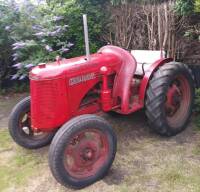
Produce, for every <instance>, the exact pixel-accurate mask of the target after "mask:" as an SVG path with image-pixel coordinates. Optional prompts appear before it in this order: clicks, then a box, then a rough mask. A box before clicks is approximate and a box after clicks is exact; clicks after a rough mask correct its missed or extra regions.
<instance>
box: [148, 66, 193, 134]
mask: <svg viewBox="0 0 200 192" xmlns="http://www.w3.org/2000/svg"><path fill="white" fill-rule="evenodd" d="M193 103H194V81H193V76H192V73H191V70H190V69H189V68H188V67H187V65H185V64H182V63H177V62H170V63H167V64H164V65H163V66H161V67H160V68H159V69H158V70H157V71H156V72H155V73H154V74H153V77H152V79H151V80H150V83H149V87H148V89H147V94H146V115H147V117H148V120H149V125H150V127H151V128H152V129H153V130H154V131H156V132H157V133H159V134H160V135H164V136H172V135H176V134H177V133H179V132H181V131H183V130H184V129H185V128H186V126H187V123H188V122H189V119H190V116H191V114H192V108H193Z"/></svg>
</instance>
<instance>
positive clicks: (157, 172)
mask: <svg viewBox="0 0 200 192" xmlns="http://www.w3.org/2000/svg"><path fill="white" fill-rule="evenodd" d="M24 96H25V95H14V96H8V97H0V191H2V192H14V191H15V192H27V191H28V192H47V191H48V192H62V191H63V192H64V191H65V192H68V191H73V190H71V189H66V188H64V187H62V186H60V185H59V184H58V183H57V182H56V181H55V179H54V178H53V177H52V175H51V173H50V171H49V168H48V161H47V160H48V147H45V148H42V149H39V150H33V151H31V150H26V149H23V148H21V147H19V146H17V145H16V144H15V143H14V142H13V141H12V139H11V138H10V136H9V134H8V131H7V120H8V115H9V112H10V110H11V108H12V107H13V105H14V104H15V103H16V102H17V101H19V100H20V98H22V97H24ZM102 115H103V116H104V117H105V118H106V119H107V120H108V121H109V122H110V123H111V124H112V125H113V127H114V129H115V131H116V133H117V137H118V150H117V155H116V158H115V161H114V164H113V166H112V168H111V170H110V171H109V174H108V175H107V176H106V177H105V178H104V179H103V180H101V181H99V182H97V183H95V184H93V185H91V186H89V187H87V188H85V189H82V190H80V191H82V192H92V191H95V192H102V191H103V192H110V191H112V192H132V191H133V192H140V191H141V192H151V191H153V192H174V191H177V192H180V191H181V192H199V191H200V132H199V131H198V129H197V128H196V127H195V125H194V124H193V123H190V125H189V126H188V128H187V130H186V131H184V132H183V133H181V134H179V135H177V136H175V137H172V138H162V137H160V136H158V135H156V134H154V133H152V132H151V130H149V128H148V125H147V123H146V118H145V115H144V112H143V111H141V112H139V113H135V114H132V115H129V116H118V117H111V116H109V115H107V114H102Z"/></svg>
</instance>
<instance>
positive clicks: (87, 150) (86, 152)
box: [82, 149, 94, 161]
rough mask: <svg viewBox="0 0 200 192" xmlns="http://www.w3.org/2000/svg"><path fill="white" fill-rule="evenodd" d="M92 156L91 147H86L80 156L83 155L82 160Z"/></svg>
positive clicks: (89, 158)
mask: <svg viewBox="0 0 200 192" xmlns="http://www.w3.org/2000/svg"><path fill="white" fill-rule="evenodd" d="M93 156H94V152H93V150H92V149H86V150H85V152H84V154H83V156H82V157H83V159H84V160H86V161H87V160H92V158H93Z"/></svg>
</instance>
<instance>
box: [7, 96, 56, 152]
mask: <svg viewBox="0 0 200 192" xmlns="http://www.w3.org/2000/svg"><path fill="white" fill-rule="evenodd" d="M30 100H31V99H30V97H26V98H24V99H23V100H22V101H20V102H19V103H18V104H17V105H16V106H15V107H14V109H13V110H12V112H11V115H10V119H9V125H8V128H9V132H10V135H11V137H12V138H13V140H14V141H15V142H16V143H17V144H18V145H20V146H22V147H24V148H27V149H37V148H40V147H43V146H45V145H48V144H49V143H50V142H51V140H52V138H53V136H54V135H55V133H54V132H34V131H33V130H32V129H31V116H30V115H31V113H30Z"/></svg>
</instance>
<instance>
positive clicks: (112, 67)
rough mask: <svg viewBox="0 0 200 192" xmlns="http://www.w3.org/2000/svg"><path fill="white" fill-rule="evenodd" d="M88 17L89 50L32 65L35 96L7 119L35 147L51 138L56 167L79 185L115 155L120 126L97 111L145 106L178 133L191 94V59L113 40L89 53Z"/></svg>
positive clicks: (99, 173)
mask: <svg viewBox="0 0 200 192" xmlns="http://www.w3.org/2000/svg"><path fill="white" fill-rule="evenodd" d="M84 18H85V16H84ZM84 21H85V25H84V26H85V39H86V50H87V55H86V56H81V57H77V58H72V59H62V58H57V60H56V61H55V62H52V63H46V64H45V63H44V64H40V65H38V66H37V67H35V68H33V69H32V70H31V72H30V75H29V78H30V89H31V91H30V92H31V93H30V97H27V98H25V99H23V100H22V101H21V102H19V103H18V104H17V105H16V106H15V107H14V109H13V111H12V113H11V116H10V120H9V132H10V134H11V136H12V138H13V139H14V141H15V142H16V143H18V144H19V145H20V146H22V147H25V148H28V149H36V148H40V147H43V146H45V145H47V144H49V143H50V142H51V141H52V142H51V146H50V150H49V166H50V169H51V171H52V174H53V176H54V177H55V178H56V180H57V181H58V182H60V183H61V184H62V185H64V186H71V187H74V188H82V187H85V186H88V185H90V184H92V183H94V182H95V181H97V180H99V179H101V178H103V177H104V176H105V174H106V173H107V172H108V170H109V168H110V167H111V165H112V163H113V160H114V158H115V153H116V148H117V139H116V136H115V133H114V131H113V129H112V127H111V125H110V124H109V123H108V122H107V121H106V120H104V119H103V118H102V117H100V116H97V115H94V114H95V113H97V112H100V111H103V112H115V113H118V114H123V115H127V114H130V113H133V112H135V111H138V110H140V109H143V108H145V110H146V116H147V119H148V122H149V125H150V127H151V128H152V129H153V130H154V131H156V132H157V133H158V134H160V135H163V136H173V135H176V134H177V133H179V132H181V131H183V130H184V129H185V128H186V126H187V124H188V121H189V119H190V116H191V113H192V106H193V101H194V82H193V77H192V74H191V71H190V69H189V68H188V66H187V65H185V64H182V63H177V62H174V61H173V59H171V58H165V57H164V52H162V51H159V52H157V51H153V52H151V51H132V54H131V53H130V52H128V51H126V50H124V49H122V48H119V47H115V46H111V45H108V46H105V47H103V48H101V49H100V50H99V51H98V52H97V53H95V54H92V55H90V54H89V43H88V40H87V39H88V37H87V25H86V24H87V23H86V20H84ZM158 53H159V54H158ZM134 56H135V58H136V59H135V58H134ZM133 126H134V125H133ZM52 139H53V140H52Z"/></svg>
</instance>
